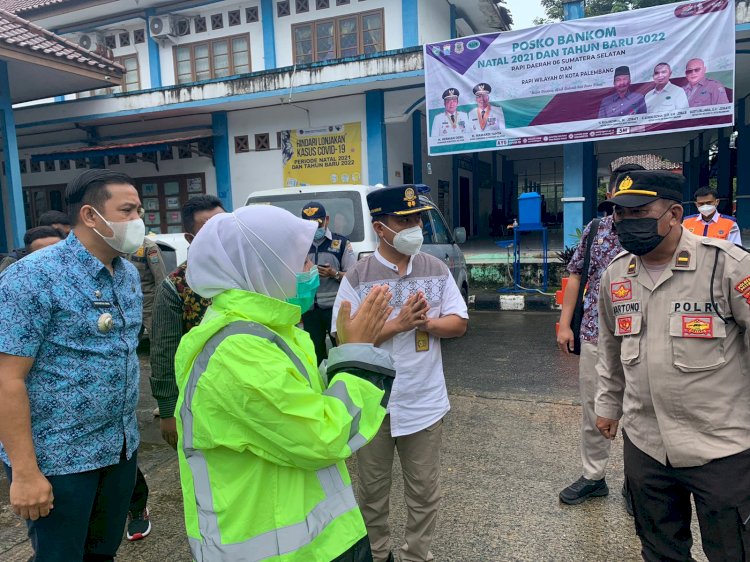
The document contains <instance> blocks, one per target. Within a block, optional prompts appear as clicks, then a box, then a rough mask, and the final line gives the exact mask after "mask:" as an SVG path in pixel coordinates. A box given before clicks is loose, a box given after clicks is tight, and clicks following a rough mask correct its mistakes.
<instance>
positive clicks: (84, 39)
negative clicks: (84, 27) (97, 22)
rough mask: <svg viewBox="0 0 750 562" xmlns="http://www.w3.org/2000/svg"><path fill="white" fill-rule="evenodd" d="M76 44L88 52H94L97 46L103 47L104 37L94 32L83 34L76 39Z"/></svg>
mask: <svg viewBox="0 0 750 562" xmlns="http://www.w3.org/2000/svg"><path fill="white" fill-rule="evenodd" d="M78 44H79V45H80V46H81V47H83V48H84V49H86V50H88V51H96V49H97V47H98V46H99V45H104V35H102V34H101V33H98V32H96V31H94V32H92V33H84V34H83V35H81V36H80V37H79V38H78Z"/></svg>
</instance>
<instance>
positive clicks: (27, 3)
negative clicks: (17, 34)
mask: <svg viewBox="0 0 750 562" xmlns="http://www.w3.org/2000/svg"><path fill="white" fill-rule="evenodd" d="M70 1H71V0H0V10H7V11H8V12H12V13H14V14H19V13H21V12H29V11H31V10H36V9H37V8H46V7H47V6H54V5H55V4H65V3H67V2H70Z"/></svg>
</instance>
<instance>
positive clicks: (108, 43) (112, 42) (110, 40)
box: [104, 35, 117, 49]
mask: <svg viewBox="0 0 750 562" xmlns="http://www.w3.org/2000/svg"><path fill="white" fill-rule="evenodd" d="M104 46H105V47H107V48H108V49H116V48H117V41H116V39H115V36H114V35H107V36H106V37H105V38H104Z"/></svg>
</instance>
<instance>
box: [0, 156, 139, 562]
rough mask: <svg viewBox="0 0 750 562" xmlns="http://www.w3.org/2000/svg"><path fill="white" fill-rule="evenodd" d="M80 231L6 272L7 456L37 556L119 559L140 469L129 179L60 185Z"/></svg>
mask: <svg viewBox="0 0 750 562" xmlns="http://www.w3.org/2000/svg"><path fill="white" fill-rule="evenodd" d="M65 198H66V202H67V204H68V210H69V213H70V217H71V222H72V223H73V231H72V232H71V234H70V235H69V236H68V238H67V239H66V240H64V241H62V242H60V243H58V244H55V245H54V246H50V247H48V248H45V249H43V250H39V251H38V252H34V253H33V254H31V255H30V256H28V257H26V258H24V259H23V260H21V261H19V262H17V263H15V264H13V265H11V266H10V267H9V268H8V269H7V270H6V271H5V272H4V273H3V275H2V276H1V277H0V460H1V461H2V462H3V464H4V466H5V471H6V474H7V475H8V478H9V480H10V481H11V485H10V503H11V507H12V508H13V511H14V512H15V513H16V514H18V515H20V516H21V517H22V518H24V519H26V520H27V525H28V528H29V537H30V539H31V543H32V546H33V547H34V553H35V557H34V560H37V561H44V562H48V561H53V562H63V561H65V562H68V561H71V560H78V561H81V560H83V561H87V562H88V561H92V562H93V561H107V560H113V559H114V556H115V554H116V553H117V549H118V547H119V545H120V541H121V539H122V533H123V528H124V526H125V519H126V515H127V511H128V504H129V502H130V494H131V492H132V490H133V484H134V482H135V473H136V450H137V448H138V443H139V435H138V425H137V422H136V417H135V409H136V405H137V402H138V386H139V367H138V357H137V356H136V347H137V345H138V332H139V330H140V327H141V314H142V295H141V288H140V280H139V278H138V272H137V271H136V269H135V267H134V266H133V265H132V264H131V263H129V262H128V261H127V259H124V258H123V257H122V256H124V255H126V254H129V253H131V252H133V251H135V250H137V249H138V247H139V246H140V245H141V244H142V242H143V236H144V230H145V226H144V224H143V221H142V220H141V214H142V208H141V202H140V199H139V197H138V192H137V191H136V189H135V187H133V182H132V180H131V179H130V178H129V177H128V176H127V175H125V174H121V173H119V172H114V171H111V170H88V171H86V172H84V173H82V174H81V175H79V176H78V177H76V178H75V179H74V180H72V181H71V182H70V184H68V186H67V188H66V191H65Z"/></svg>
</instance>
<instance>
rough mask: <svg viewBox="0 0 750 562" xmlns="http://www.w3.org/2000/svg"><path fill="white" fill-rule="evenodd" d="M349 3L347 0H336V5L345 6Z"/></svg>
mask: <svg viewBox="0 0 750 562" xmlns="http://www.w3.org/2000/svg"><path fill="white" fill-rule="evenodd" d="M348 3H349V0H336V5H337V6H346V5H347V4H348Z"/></svg>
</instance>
